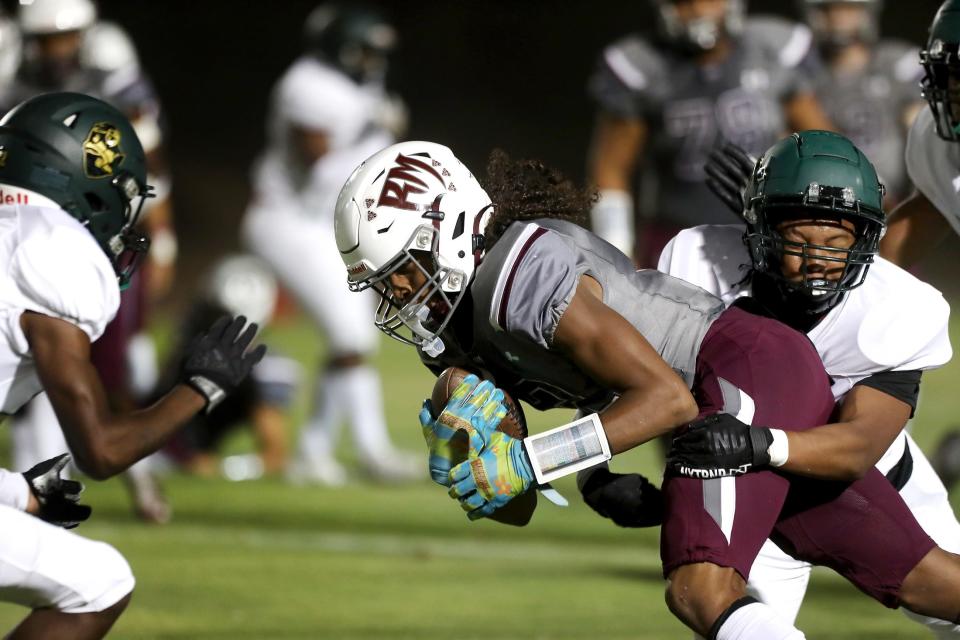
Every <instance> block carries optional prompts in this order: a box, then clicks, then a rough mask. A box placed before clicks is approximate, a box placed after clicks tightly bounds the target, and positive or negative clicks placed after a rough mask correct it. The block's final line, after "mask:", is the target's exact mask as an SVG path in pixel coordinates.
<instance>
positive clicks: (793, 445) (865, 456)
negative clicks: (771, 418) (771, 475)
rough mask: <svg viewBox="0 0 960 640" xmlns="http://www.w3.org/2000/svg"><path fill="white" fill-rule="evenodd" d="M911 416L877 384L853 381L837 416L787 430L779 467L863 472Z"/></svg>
mask: <svg viewBox="0 0 960 640" xmlns="http://www.w3.org/2000/svg"><path fill="white" fill-rule="evenodd" d="M909 419H910V405H908V404H906V403H905V402H903V401H902V400H898V399H896V398H894V397H893V396H891V395H888V394H886V393H884V392H883V391H880V390H878V389H874V388H871V387H867V386H864V385H857V386H855V387H854V388H853V389H851V390H850V392H849V393H848V394H847V396H846V397H845V398H844V400H843V402H842V404H841V405H840V408H839V414H838V415H837V420H836V422H834V423H832V424H827V425H824V426H822V427H816V428H814V429H810V430H808V431H802V432H801V431H788V432H787V439H788V441H789V443H790V457H789V458H788V459H787V462H786V463H784V465H783V466H782V467H780V468H781V469H783V470H784V471H790V472H792V473H796V474H799V475H803V476H809V477H812V478H820V479H825V480H844V481H853V480H857V479H859V478H862V477H863V475H864V474H865V473H867V471H869V470H870V468H871V467H873V465H875V464H876V463H877V461H878V460H879V459H880V457H881V456H882V455H883V453H884V452H885V451H886V450H887V449H888V448H889V447H890V445H891V444H892V443H893V441H894V439H896V437H897V435H898V434H899V433H900V432H901V431H902V430H903V427H904V425H906V424H907V421H908V420H909Z"/></svg>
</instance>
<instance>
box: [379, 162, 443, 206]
mask: <svg viewBox="0 0 960 640" xmlns="http://www.w3.org/2000/svg"><path fill="white" fill-rule="evenodd" d="M395 162H396V163H397V164H396V165H395V166H394V167H393V168H392V169H390V171H388V172H387V179H386V181H385V182H384V184H383V190H382V191H380V198H379V200H378V201H377V205H378V206H385V207H395V208H397V209H406V210H407V211H416V210H417V205H416V204H414V203H412V202H410V201H408V200H407V198H408V197H409V196H410V194H417V193H424V192H426V190H427V183H426V182H424V180H423V179H422V178H421V177H420V176H419V175H417V174H419V173H422V172H426V173H429V174H430V175H432V176H433V177H435V178H436V179H437V180H439V181H440V184H444V182H443V178H441V177H440V174H439V173H437V170H436V169H434V168H433V167H431V166H430V165H429V164H427V163H426V162H424V161H423V160H420V159H419V158H414V157H412V156H405V155H403V154H402V153H401V154H398V155H397V159H396V160H395Z"/></svg>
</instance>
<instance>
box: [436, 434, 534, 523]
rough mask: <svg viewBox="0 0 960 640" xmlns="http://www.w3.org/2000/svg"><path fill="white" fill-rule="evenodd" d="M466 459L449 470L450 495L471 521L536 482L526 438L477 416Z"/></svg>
mask: <svg viewBox="0 0 960 640" xmlns="http://www.w3.org/2000/svg"><path fill="white" fill-rule="evenodd" d="M469 434H470V449H469V451H468V452H467V460H466V462H461V463H460V464H458V465H457V466H455V467H454V468H453V469H451V470H450V485H451V486H450V491H449V494H450V497H451V498H454V499H456V500H459V501H460V506H461V507H463V510H464V511H466V512H467V517H468V518H470V519H471V520H477V519H479V518H485V517H487V516H489V515H490V514H492V513H493V512H494V511H496V510H497V509H500V508H501V507H503V506H504V505H506V504H507V503H508V502H510V501H511V500H513V499H514V498H516V497H517V496H519V495H520V494H522V493H524V492H526V490H527V489H529V488H530V485H531V484H533V481H534V475H533V467H531V466H530V458H529V457H527V452H526V451H525V450H524V448H523V440H520V439H518V438H513V437H511V436H508V435H507V434H505V433H503V432H501V431H496V430H495V429H490V428H489V427H488V426H487V425H484V424H483V422H482V421H481V420H478V419H474V421H473V428H472V429H470V430H469Z"/></svg>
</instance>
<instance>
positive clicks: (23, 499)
mask: <svg viewBox="0 0 960 640" xmlns="http://www.w3.org/2000/svg"><path fill="white" fill-rule="evenodd" d="M29 502H30V485H29V484H27V479H26V478H24V477H23V474H22V473H15V472H13V471H7V470H6V469H0V504H5V505H7V506H8V507H13V508H14V509H19V510H20V511H26V510H27V505H28V504H29Z"/></svg>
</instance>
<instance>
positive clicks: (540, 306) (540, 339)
mask: <svg viewBox="0 0 960 640" xmlns="http://www.w3.org/2000/svg"><path fill="white" fill-rule="evenodd" d="M502 241H503V238H501V242H502ZM578 278H579V274H578V273H577V265H576V258H575V256H574V255H573V252H572V251H571V249H570V247H569V245H567V244H566V243H565V242H564V241H563V239H562V238H560V236H559V235H558V234H556V233H553V232H551V231H550V230H548V229H545V228H543V227H541V226H539V225H537V224H534V223H529V224H524V225H522V227H521V229H520V232H519V233H518V234H517V235H516V237H515V239H514V241H513V242H512V243H511V245H510V247H509V250H508V251H507V252H506V256H505V257H504V259H503V261H502V263H501V264H500V266H499V272H498V274H497V279H496V284H495V285H494V290H493V295H492V297H491V304H490V309H489V314H488V318H489V321H490V324H491V326H493V328H494V329H495V330H497V331H506V332H509V333H511V334H516V335H520V336H523V337H525V338H527V339H529V340H532V341H533V342H536V343H538V344H540V345H541V346H543V347H550V345H551V344H552V343H553V336H554V332H555V331H556V328H557V324H558V323H559V322H560V316H562V315H563V312H564V311H566V309H567V305H569V304H570V299H571V298H572V297H573V294H574V292H575V291H576V288H577V280H578Z"/></svg>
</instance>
